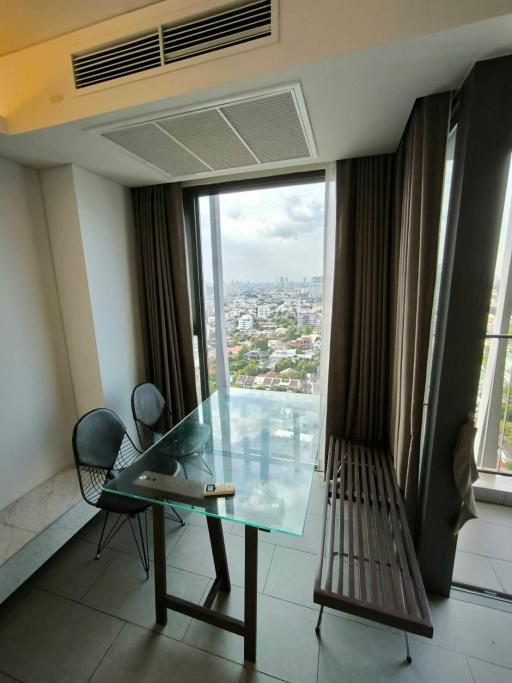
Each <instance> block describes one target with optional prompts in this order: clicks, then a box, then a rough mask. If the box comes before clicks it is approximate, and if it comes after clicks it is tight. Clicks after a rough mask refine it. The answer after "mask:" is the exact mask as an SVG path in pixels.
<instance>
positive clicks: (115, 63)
mask: <svg viewBox="0 0 512 683" xmlns="http://www.w3.org/2000/svg"><path fill="white" fill-rule="evenodd" d="M72 59H73V73H74V76H75V86H76V88H86V87H88V86H90V85H95V84H96V83H104V82H106V81H112V80H114V79H116V78H121V77H122V76H128V75H129V74H135V73H138V72H139V71H147V70H148V69H154V68H155V67H159V66H161V65H162V62H161V56H160V36H159V32H158V30H154V31H151V32H149V33H145V34H143V35H138V36H130V37H129V38H125V39H124V40H123V41H122V42H117V43H111V44H110V45H108V46H104V47H102V48H101V49H98V48H96V49H95V50H94V52H92V51H91V52H87V53H82V54H79V55H73V57H72Z"/></svg>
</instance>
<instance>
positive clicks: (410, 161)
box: [389, 93, 450, 523]
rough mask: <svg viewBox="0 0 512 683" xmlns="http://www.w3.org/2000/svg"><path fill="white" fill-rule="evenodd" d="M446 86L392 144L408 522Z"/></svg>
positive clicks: (400, 469)
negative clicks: (394, 151) (394, 150)
mask: <svg viewBox="0 0 512 683" xmlns="http://www.w3.org/2000/svg"><path fill="white" fill-rule="evenodd" d="M449 115H450V93H443V94H441V95H433V96H431V97H424V98H422V99H420V100H418V101H417V102H416V104H415V106H414V109H413V111H412V114H411V116H410V119H409V122H408V124H407V127H406V129H405V132H404V135H403V137H402V140H401V142H400V145H399V148H398V151H397V155H396V157H397V161H396V181H395V182H396V201H395V220H394V230H393V233H394V248H393V267H392V272H393V275H394V278H393V283H392V300H393V301H394V302H395V306H394V319H393V321H392V324H393V328H392V335H393V338H392V351H393V360H392V365H391V368H392V374H391V380H390V407H391V409H390V423H389V443H390V448H391V452H392V454H393V457H394V459H395V467H396V470H397V475H398V483H399V485H400V488H401V489H402V491H403V493H404V496H405V501H406V508H407V512H408V517H409V520H410V522H411V523H413V522H414V519H415V514H416V503H417V494H418V478H419V466H420V438H421V426H422V418H423V404H424V400H425V383H426V370H427V357H428V348H429V342H430V326H431V318H432V306H433V301H434V287H435V278H436V265H437V247H438V235H439V222H440V217H441V201H442V193H443V178H444V163H445V154H446V141H447V135H448V125H449Z"/></svg>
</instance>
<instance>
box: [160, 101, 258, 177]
mask: <svg viewBox="0 0 512 683" xmlns="http://www.w3.org/2000/svg"><path fill="white" fill-rule="evenodd" d="M160 125H161V126H162V128H164V129H165V130H167V131H168V132H169V133H170V134H171V135H172V136H173V137H174V138H175V139H176V140H178V141H179V142H181V143H182V144H183V145H185V146H186V147H188V149H190V150H191V151H192V152H193V153H194V154H197V156H198V157H200V158H201V159H203V161H205V162H206V163H207V164H208V165H209V166H210V167H211V169H214V170H220V169H224V168H238V167H240V166H250V165H251V164H254V163H255V161H256V159H255V158H254V155H253V154H251V152H250V150H249V149H248V148H247V146H246V145H245V144H244V142H242V140H241V139H240V138H239V137H238V135H237V134H236V133H235V132H234V131H233V130H232V128H231V127H230V126H229V125H228V124H227V123H226V120H225V118H224V117H223V116H222V114H220V112H219V111H217V110H216V109H207V110H206V111H199V112H196V113H193V114H186V115H185V116H175V117H173V118H170V119H167V120H164V121H160Z"/></svg>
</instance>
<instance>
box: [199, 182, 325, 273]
mask: <svg viewBox="0 0 512 683" xmlns="http://www.w3.org/2000/svg"><path fill="white" fill-rule="evenodd" d="M324 191H325V187H324V183H323V182H322V183H312V184H310V185H296V186H291V187H277V188H269V189H263V190H249V191H246V192H232V193H229V194H221V195H220V222H221V240H222V259H223V270H224V282H226V283H228V282H231V281H232V280H234V281H237V280H238V281H241V282H275V280H276V278H279V277H287V278H288V279H289V280H294V281H298V280H302V279H303V278H304V277H305V278H307V279H308V280H309V279H310V278H311V277H313V276H316V275H322V261H323V227H324ZM200 222H201V247H202V255H203V271H204V277H205V280H206V281H207V282H210V283H211V281H212V277H211V243H210V239H211V238H210V229H209V228H210V220H209V199H208V198H207V197H203V198H201V200H200Z"/></svg>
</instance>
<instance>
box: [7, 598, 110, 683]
mask: <svg viewBox="0 0 512 683" xmlns="http://www.w3.org/2000/svg"><path fill="white" fill-rule="evenodd" d="M122 625H123V624H122V622H121V621H120V620H119V619H115V618H114V617H110V616H108V615H106V614H101V613H100V612H96V611H95V610H91V609H89V608H87V607H84V606H83V605H78V604H77V603H74V602H71V601H69V600H66V599H64V598H61V597H59V596H57V595H52V594H50V593H47V592H45V591H42V590H39V589H37V588H34V589H33V590H31V591H30V592H29V593H28V594H27V595H26V596H25V597H24V599H23V600H22V601H21V602H20V604H19V605H17V607H16V609H14V610H12V611H11V612H10V613H8V614H7V616H5V617H2V618H1V619H0V662H2V664H1V667H2V669H3V670H4V671H5V672H6V673H7V674H9V675H11V676H13V677H14V678H18V679H20V680H22V681H24V683H32V681H37V683H43V682H46V681H48V683H56V681H66V682H72V681H73V682H74V681H87V680H88V678H89V676H91V674H92V672H93V671H94V669H95V668H96V666H97V665H98V664H99V662H100V660H101V658H102V657H103V656H104V654H105V653H106V651H107V650H108V648H109V647H110V645H111V643H112V642H113V640H114V639H115V637H116V636H117V634H118V633H119V631H120V630H121V628H122Z"/></svg>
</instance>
